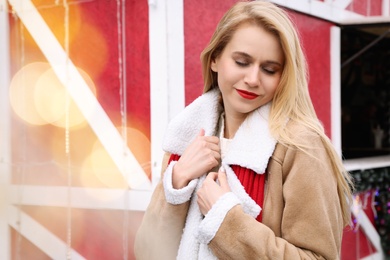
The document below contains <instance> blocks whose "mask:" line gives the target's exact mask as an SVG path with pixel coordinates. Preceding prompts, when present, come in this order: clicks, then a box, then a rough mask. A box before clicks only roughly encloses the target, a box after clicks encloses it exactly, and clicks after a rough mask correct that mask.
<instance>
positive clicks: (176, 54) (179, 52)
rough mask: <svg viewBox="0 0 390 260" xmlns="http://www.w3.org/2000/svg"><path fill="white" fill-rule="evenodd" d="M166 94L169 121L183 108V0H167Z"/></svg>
mask: <svg viewBox="0 0 390 260" xmlns="http://www.w3.org/2000/svg"><path fill="white" fill-rule="evenodd" d="M167 34H168V35H167V38H168V95H169V97H168V98H169V102H168V105H169V114H168V120H169V121H170V120H171V119H172V118H173V117H174V116H175V115H177V114H178V113H179V112H180V111H182V110H183V109H184V105H185V86H184V69H185V67H184V66H185V65H184V6H183V0H168V1H167Z"/></svg>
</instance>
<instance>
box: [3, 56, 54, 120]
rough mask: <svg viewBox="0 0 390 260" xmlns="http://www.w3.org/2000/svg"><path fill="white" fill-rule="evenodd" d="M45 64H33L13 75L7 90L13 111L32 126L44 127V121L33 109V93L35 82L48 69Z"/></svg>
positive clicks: (34, 108)
mask: <svg viewBox="0 0 390 260" xmlns="http://www.w3.org/2000/svg"><path fill="white" fill-rule="evenodd" d="M49 68H50V65H49V64H48V63H47V62H34V63H30V64H28V65H26V66H24V67H23V68H22V69H20V70H19V71H18V72H16V73H15V75H14V76H13V78H12V80H11V84H10V88H9V96H10V104H11V107H12V109H13V111H14V112H15V113H16V114H17V115H18V116H19V117H20V118H21V119H23V120H24V121H26V122H28V123H30V124H32V125H44V124H46V123H47V122H46V120H44V119H43V118H42V117H41V116H40V114H39V113H38V111H37V109H36V107H35V101H34V98H33V97H34V93H35V87H36V82H37V81H38V79H39V77H40V76H41V75H42V74H43V73H44V72H45V71H47V70H48V69H49Z"/></svg>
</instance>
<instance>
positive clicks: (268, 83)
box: [262, 77, 280, 95]
mask: <svg viewBox="0 0 390 260" xmlns="http://www.w3.org/2000/svg"><path fill="white" fill-rule="evenodd" d="M279 82H280V77H278V78H268V79H266V80H264V81H263V82H262V83H263V84H262V85H263V87H264V88H265V90H266V91H267V92H268V93H269V94H272V95H273V94H274V93H275V91H276V88H277V87H278V85H279Z"/></svg>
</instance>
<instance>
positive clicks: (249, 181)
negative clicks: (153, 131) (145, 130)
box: [168, 154, 266, 222]
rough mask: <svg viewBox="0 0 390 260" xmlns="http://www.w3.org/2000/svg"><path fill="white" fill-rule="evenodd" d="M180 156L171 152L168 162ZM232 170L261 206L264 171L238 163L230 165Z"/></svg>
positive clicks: (259, 218)
mask: <svg viewBox="0 0 390 260" xmlns="http://www.w3.org/2000/svg"><path fill="white" fill-rule="evenodd" d="M179 159H180V156H179V155H177V154H172V155H171V157H170V158H169V162H168V164H169V163H170V162H171V161H178V160H179ZM231 167H232V170H233V171H234V173H235V174H236V175H237V178H238V179H239V180H240V182H241V184H242V186H243V187H244V188H245V191H246V192H247V193H248V195H249V196H250V197H251V198H252V199H253V200H254V201H255V202H256V203H257V205H259V206H260V207H261V208H263V201H264V185H265V177H266V176H265V173H264V174H257V173H256V172H254V171H253V170H251V169H248V168H244V167H241V166H239V165H231ZM262 213H263V211H261V212H260V214H259V215H258V216H257V218H256V219H257V221H259V222H261V218H262V216H263V214H262Z"/></svg>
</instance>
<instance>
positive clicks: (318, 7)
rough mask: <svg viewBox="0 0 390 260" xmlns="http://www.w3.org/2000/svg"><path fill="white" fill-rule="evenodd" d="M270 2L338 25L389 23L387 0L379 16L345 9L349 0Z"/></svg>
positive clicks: (285, 0)
mask: <svg viewBox="0 0 390 260" xmlns="http://www.w3.org/2000/svg"><path fill="white" fill-rule="evenodd" d="M271 2H273V3H275V4H278V5H280V6H283V7H286V8H288V9H291V10H295V11H298V12H301V13H304V14H307V15H311V16H314V17H317V18H320V19H324V20H327V21H330V22H333V23H336V24H340V25H348V24H373V23H390V16H389V12H390V10H389V9H390V7H389V0H383V3H382V10H383V12H382V15H380V16H364V15H361V14H357V13H355V12H352V11H348V10H346V8H347V7H348V6H349V5H350V4H351V2H352V1H351V0H336V1H333V2H332V1H319V0H309V1H308V0H271Z"/></svg>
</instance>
